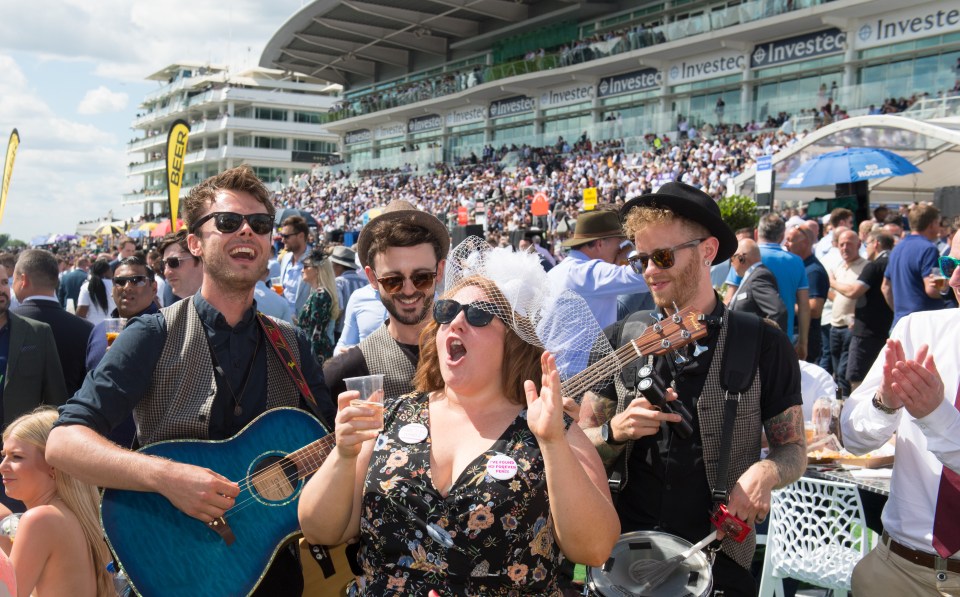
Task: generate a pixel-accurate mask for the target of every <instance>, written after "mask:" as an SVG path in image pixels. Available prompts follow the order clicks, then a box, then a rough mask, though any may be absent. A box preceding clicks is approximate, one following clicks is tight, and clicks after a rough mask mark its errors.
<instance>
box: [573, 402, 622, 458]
mask: <svg viewBox="0 0 960 597" xmlns="http://www.w3.org/2000/svg"><path fill="white" fill-rule="evenodd" d="M616 412H617V403H616V402H615V401H613V400H610V399H608V398H605V397H603V396H601V395H599V394H595V393H593V392H587V393H586V394H584V396H583V402H581V404H580V421H579V423H580V427H581V428H582V429H583V432H584V433H586V434H587V439H589V440H590V442H591V443H592V444H593V445H594V447H596V449H597V452H598V453H599V454H600V460H602V461H603V466H605V467H607V470H609V469H610V468H611V467H612V466H613V463H614V462H616V461H617V458H619V457H620V454H622V453H623V446H622V445H621V446H612V445H610V444H608V443H607V442H605V441H603V438H602V437H600V426H601V425H603V424H604V423H607V422H609V421H610V419H612V418H613V415H614V414H615V413H616Z"/></svg>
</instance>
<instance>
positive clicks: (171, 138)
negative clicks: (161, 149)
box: [167, 120, 190, 232]
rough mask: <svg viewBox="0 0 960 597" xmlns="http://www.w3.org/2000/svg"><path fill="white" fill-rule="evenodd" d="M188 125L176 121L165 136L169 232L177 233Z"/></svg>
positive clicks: (183, 121) (188, 132)
mask: <svg viewBox="0 0 960 597" xmlns="http://www.w3.org/2000/svg"><path fill="white" fill-rule="evenodd" d="M189 135H190V125H189V124H187V122H186V121H185V120H178V121H176V122H174V123H173V125H172V126H171V127H170V134H169V135H167V201H168V202H169V204H170V230H171V231H173V232H176V231H177V216H178V210H179V209H180V186H181V185H182V184H183V173H184V170H185V169H186V163H185V160H186V157H187V137H188V136H189Z"/></svg>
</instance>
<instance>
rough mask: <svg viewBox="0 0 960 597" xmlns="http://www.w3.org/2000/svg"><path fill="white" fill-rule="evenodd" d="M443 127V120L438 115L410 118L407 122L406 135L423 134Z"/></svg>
mask: <svg viewBox="0 0 960 597" xmlns="http://www.w3.org/2000/svg"><path fill="white" fill-rule="evenodd" d="M442 126H443V119H442V118H440V115H439V114H430V115H429V116H420V117H418V118H411V119H410V120H408V121H407V132H408V133H425V132H427V131H435V130H437V129H439V128H441V127H442Z"/></svg>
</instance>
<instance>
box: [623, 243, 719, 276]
mask: <svg viewBox="0 0 960 597" xmlns="http://www.w3.org/2000/svg"><path fill="white" fill-rule="evenodd" d="M705 240H706V239H705V238H695V239H693V240H688V241H687V242H685V243H680V244H679V245H676V246H673V247H670V248H668V249H654V250H653V252H652V253H650V254H649V255H646V254H640V255H632V256H631V257H630V258H629V259H628V261H629V262H630V267H632V268H633V271H635V272H637V273H638V274H642V273H643V272H644V271H645V270H646V269H647V264H648V263H650V262H651V261H653V264H654V265H655V266H657V267H658V268H660V269H670V268H671V267H673V266H674V265H675V264H676V263H677V256H676V255H675V254H674V253H675V252H676V251H678V250H680V249H689V248H690V247H695V246H697V245H699V244H700V243H702V242H703V241H705ZM638 265H639V267H637V266H638Z"/></svg>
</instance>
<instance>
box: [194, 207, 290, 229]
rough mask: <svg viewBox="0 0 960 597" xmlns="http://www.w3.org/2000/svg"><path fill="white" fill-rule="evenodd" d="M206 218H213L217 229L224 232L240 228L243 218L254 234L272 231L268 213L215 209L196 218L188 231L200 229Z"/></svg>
mask: <svg viewBox="0 0 960 597" xmlns="http://www.w3.org/2000/svg"><path fill="white" fill-rule="evenodd" d="M207 220H213V224H214V225H215V226H216V227H217V230H219V231H220V232H223V233H224V234H230V233H231V232H236V231H237V230H240V227H241V226H243V221H244V220H246V221H247V223H248V224H250V229H251V230H253V232H254V234H270V233H271V232H272V231H273V216H271V215H270V214H238V213H233V212H232V211H215V212H213V213H211V214H207V215H205V216H203V217H202V218H200V219H199V220H197V221H196V222H195V223H194V224H193V226H191V227H190V232H192V233H193V234H196V233H197V230H200V227H201V226H203V223H204V222H206V221H207Z"/></svg>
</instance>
